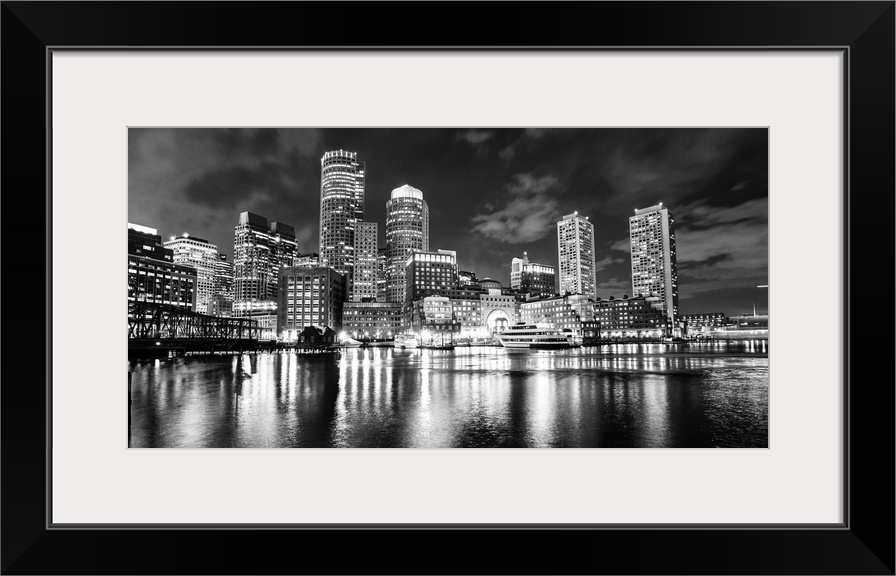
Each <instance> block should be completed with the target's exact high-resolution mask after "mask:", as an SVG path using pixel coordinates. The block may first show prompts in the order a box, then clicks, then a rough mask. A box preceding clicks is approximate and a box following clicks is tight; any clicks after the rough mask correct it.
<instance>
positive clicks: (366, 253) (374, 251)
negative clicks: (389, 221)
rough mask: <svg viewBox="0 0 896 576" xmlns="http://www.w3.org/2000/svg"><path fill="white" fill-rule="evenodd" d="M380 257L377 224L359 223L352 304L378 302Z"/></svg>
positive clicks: (357, 227) (356, 231)
mask: <svg viewBox="0 0 896 576" xmlns="http://www.w3.org/2000/svg"><path fill="white" fill-rule="evenodd" d="M378 257H379V249H378V248H377V225H376V222H358V223H357V226H356V228H355V266H354V272H353V274H354V276H353V280H352V293H351V301H352V302H364V301H365V300H376V294H377V283H376V282H377V260H378Z"/></svg>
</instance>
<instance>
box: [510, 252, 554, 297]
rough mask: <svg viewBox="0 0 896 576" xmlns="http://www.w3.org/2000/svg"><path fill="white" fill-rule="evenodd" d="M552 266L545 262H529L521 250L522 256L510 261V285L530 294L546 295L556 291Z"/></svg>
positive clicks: (526, 255)
mask: <svg viewBox="0 0 896 576" xmlns="http://www.w3.org/2000/svg"><path fill="white" fill-rule="evenodd" d="M555 276H556V275H555V274H554V267H553V266H549V265H547V264H538V263H536V262H529V256H528V254H526V253H525V252H523V257H522V258H514V259H513V260H512V261H511V263H510V287H511V288H513V289H515V290H521V291H523V292H528V293H529V295H530V296H535V297H542V296H544V297H547V296H553V295H554V294H556V292H557V286H556V279H555Z"/></svg>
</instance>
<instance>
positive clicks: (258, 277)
mask: <svg viewBox="0 0 896 576" xmlns="http://www.w3.org/2000/svg"><path fill="white" fill-rule="evenodd" d="M297 255H298V251H297V249H296V232H295V229H294V228H293V227H292V226H289V225H288V224H283V223H282V222H271V223H270V225H268V219H267V218H265V217H264V216H259V215H258V214H253V213H252V212H243V213H242V214H240V221H239V224H237V225H236V227H235V228H234V230H233V313H234V314H235V315H237V316H242V315H250V314H254V313H258V312H273V311H274V310H276V309H277V292H278V271H279V270H280V268H287V267H289V266H292V265H293V260H294V259H295V257H296V256H297Z"/></svg>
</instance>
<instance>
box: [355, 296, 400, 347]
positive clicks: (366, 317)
mask: <svg viewBox="0 0 896 576" xmlns="http://www.w3.org/2000/svg"><path fill="white" fill-rule="evenodd" d="M342 330H343V332H345V333H346V334H347V335H348V336H349V337H351V338H354V339H355V340H392V339H394V338H395V335H396V334H398V333H400V332H401V304H399V303H397V302H346V303H344V304H343V305H342Z"/></svg>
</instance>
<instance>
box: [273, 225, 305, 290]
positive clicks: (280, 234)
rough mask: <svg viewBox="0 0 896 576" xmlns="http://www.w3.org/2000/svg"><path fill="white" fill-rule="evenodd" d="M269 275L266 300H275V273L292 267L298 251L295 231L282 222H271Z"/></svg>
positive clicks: (276, 285) (276, 284) (276, 286)
mask: <svg viewBox="0 0 896 576" xmlns="http://www.w3.org/2000/svg"><path fill="white" fill-rule="evenodd" d="M270 236H271V240H270V242H271V258H272V261H271V266H272V269H271V275H272V278H273V279H274V281H273V282H271V283H269V284H268V299H269V300H276V299H277V289H278V283H277V281H276V279H277V272H278V271H279V270H280V268H288V267H290V266H292V264H293V259H294V258H295V257H296V256H298V254H299V250H298V245H297V243H296V230H295V228H293V227H292V226H289V225H288V224H284V223H282V222H271V229H270Z"/></svg>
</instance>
